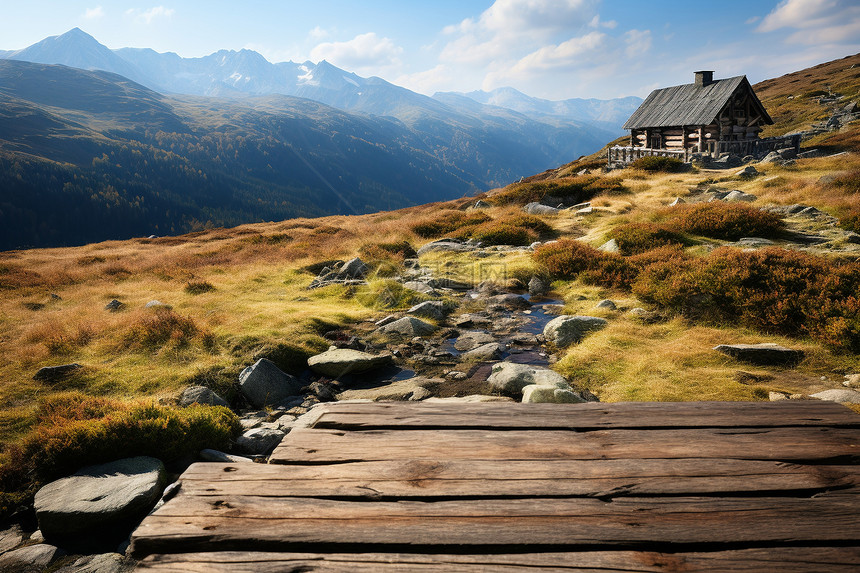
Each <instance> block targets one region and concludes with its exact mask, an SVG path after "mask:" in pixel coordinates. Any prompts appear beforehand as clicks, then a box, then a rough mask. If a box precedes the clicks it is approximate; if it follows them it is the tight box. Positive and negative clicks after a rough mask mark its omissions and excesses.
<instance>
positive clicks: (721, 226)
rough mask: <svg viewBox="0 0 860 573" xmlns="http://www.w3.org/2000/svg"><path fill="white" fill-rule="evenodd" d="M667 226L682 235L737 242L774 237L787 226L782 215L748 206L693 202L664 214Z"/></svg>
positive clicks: (670, 209)
mask: <svg viewBox="0 0 860 573" xmlns="http://www.w3.org/2000/svg"><path fill="white" fill-rule="evenodd" d="M662 214H663V216H665V217H666V219H667V222H666V226H667V227H669V228H671V229H673V230H676V231H680V232H684V233H691V234H693V235H702V236H705V237H711V238H714V239H723V240H726V241H736V240H738V239H740V238H742V237H764V238H773V237H776V236H778V235H779V234H780V232H781V231H782V229H783V228H784V227H785V224H784V223H783V222H782V219H781V218H780V217H779V215H776V214H775V213H768V212H766V211H762V210H760V209H757V208H755V207H752V206H750V205H746V204H744V203H724V202H722V201H712V202H710V203H692V204H686V205H676V206H675V207H671V208H669V209H668V210H664V211H663V212H662Z"/></svg>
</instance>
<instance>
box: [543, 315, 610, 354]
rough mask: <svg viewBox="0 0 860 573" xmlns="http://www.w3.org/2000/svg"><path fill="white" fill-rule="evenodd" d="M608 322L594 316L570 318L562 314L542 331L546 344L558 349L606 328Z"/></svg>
mask: <svg viewBox="0 0 860 573" xmlns="http://www.w3.org/2000/svg"><path fill="white" fill-rule="evenodd" d="M608 324H609V322H608V321H607V320H606V319H605V318H598V317H596V316H579V315H576V316H571V315H569V314H563V315H561V316H557V317H555V318H554V319H552V320H550V321H549V322H548V323H547V325H546V326H545V327H544V329H543V335H544V337H545V338H546V340H547V342H550V343H552V344H554V345H555V346H556V347H558V348H564V347H566V346H570V345H571V344H574V343H577V342H579V341H580V340H582V338H583V337H584V336H585V335H586V334H588V333H589V332H595V331H598V330H602V329H604V328H606V325H608Z"/></svg>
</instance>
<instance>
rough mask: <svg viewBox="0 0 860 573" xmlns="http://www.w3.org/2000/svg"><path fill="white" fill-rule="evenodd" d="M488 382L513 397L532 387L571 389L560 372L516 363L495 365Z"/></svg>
mask: <svg viewBox="0 0 860 573" xmlns="http://www.w3.org/2000/svg"><path fill="white" fill-rule="evenodd" d="M487 382H489V384H490V385H491V386H492V387H493V388H495V389H496V390H499V391H501V392H504V393H505V394H512V395H517V394H519V393H520V392H522V389H523V388H525V387H526V386H530V385H537V386H550V387H553V388H568V389H569V388H570V384H568V383H567V380H566V379H565V378H564V376H562V375H561V374H559V373H558V372H555V371H553V370H550V369H549V368H541V367H539V366H531V365H529V364H516V363H514V362H499V363H498V364H494V365H493V369H492V372H491V374H490V377H489V378H487Z"/></svg>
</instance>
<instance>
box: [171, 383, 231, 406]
mask: <svg viewBox="0 0 860 573" xmlns="http://www.w3.org/2000/svg"><path fill="white" fill-rule="evenodd" d="M191 404H204V405H206V406H224V407H229V404H227V401H226V400H224V398H222V397H221V396H219V395H218V394H216V393H215V392H213V391H212V390H211V389H209V388H207V387H206V386H189V387H188V388H186V389H185V390H183V391H182V395H181V396H180V397H179V405H180V406H190V405H191Z"/></svg>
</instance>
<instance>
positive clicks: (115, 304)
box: [105, 299, 125, 312]
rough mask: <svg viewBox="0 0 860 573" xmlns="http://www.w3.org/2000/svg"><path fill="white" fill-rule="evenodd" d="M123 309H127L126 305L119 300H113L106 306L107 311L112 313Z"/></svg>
mask: <svg viewBox="0 0 860 573" xmlns="http://www.w3.org/2000/svg"><path fill="white" fill-rule="evenodd" d="M123 308H125V304H123V303H121V302H120V301H118V300H117V299H113V300H112V301H110V302H109V303H107V304H106V305H105V310H109V311H110V312H119V311H120V310H122V309H123Z"/></svg>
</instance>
